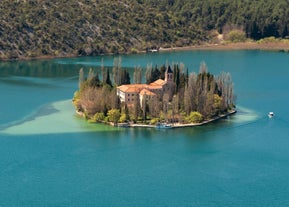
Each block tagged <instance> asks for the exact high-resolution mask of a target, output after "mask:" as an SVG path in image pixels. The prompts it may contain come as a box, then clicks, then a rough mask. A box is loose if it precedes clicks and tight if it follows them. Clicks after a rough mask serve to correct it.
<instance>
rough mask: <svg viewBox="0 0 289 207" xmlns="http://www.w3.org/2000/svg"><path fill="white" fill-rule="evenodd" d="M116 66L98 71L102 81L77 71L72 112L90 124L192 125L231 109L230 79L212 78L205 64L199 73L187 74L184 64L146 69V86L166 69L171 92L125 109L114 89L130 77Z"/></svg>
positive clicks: (138, 76) (136, 76)
mask: <svg viewBox="0 0 289 207" xmlns="http://www.w3.org/2000/svg"><path fill="white" fill-rule="evenodd" d="M120 62H121V60H120V59H117V60H115V62H114V67H113V70H112V72H111V73H110V72H109V70H108V69H105V68H104V67H102V69H101V71H102V80H100V78H99V74H97V73H96V74H95V73H94V72H93V70H92V69H90V70H89V72H88V75H87V78H84V76H85V75H84V71H83V69H80V72H79V90H78V91H77V92H75V94H74V99H73V100H74V104H75V107H76V110H77V111H79V112H81V113H83V114H85V116H86V117H87V118H88V119H89V120H90V121H92V122H108V121H111V122H114V123H118V122H127V121H133V122H142V123H151V124H155V123H156V122H159V121H166V122H181V123H192V122H201V121H203V120H208V119H210V118H212V117H215V116H218V115H220V114H224V113H227V112H228V111H230V110H231V109H234V107H235V106H234V101H235V95H234V93H233V82H232V78H231V75H230V74H229V73H225V72H222V73H220V74H219V75H218V76H215V75H212V74H211V73H209V72H208V71H207V66H206V64H205V63H201V65H200V69H199V73H194V72H192V73H190V74H189V73H188V68H186V69H185V66H184V64H173V65H172V66H170V65H162V66H161V67H158V66H157V65H156V66H155V67H152V66H151V65H148V66H147V69H146V71H145V73H144V74H145V76H146V83H147V84H149V83H151V82H153V81H155V80H157V79H159V78H161V79H164V73H165V71H166V69H168V67H170V68H171V70H172V71H173V80H174V89H173V90H172V91H167V92H165V93H163V95H162V97H159V99H148V98H147V97H146V95H144V97H143V102H142V103H140V97H139V96H136V97H135V99H134V103H133V104H132V105H130V106H128V105H126V103H121V102H120V99H119V97H118V96H117V91H116V90H117V86H119V85H122V84H130V75H129V73H128V72H127V70H125V69H123V68H122V67H121V64H120ZM123 74H125V75H123ZM112 80H113V81H112ZM140 80H142V69H141V68H140V67H136V68H135V69H134V81H133V82H134V83H140V82H141V81H140ZM112 117H114V118H112Z"/></svg>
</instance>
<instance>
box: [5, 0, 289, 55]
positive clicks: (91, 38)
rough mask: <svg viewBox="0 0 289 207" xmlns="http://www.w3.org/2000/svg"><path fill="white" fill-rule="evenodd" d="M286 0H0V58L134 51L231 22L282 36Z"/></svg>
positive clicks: (203, 37) (182, 42)
mask: <svg viewBox="0 0 289 207" xmlns="http://www.w3.org/2000/svg"><path fill="white" fill-rule="evenodd" d="M288 5H289V2H288V0H278V1H276V0H242V1H240V0H158V1H155V0H122V1H113V0H90V1H87V0H77V1H76V0H71V1H67V0H65V1H57V0H26V1H11V0H2V1H1V6H0V13H1V18H0V59H13V58H21V57H22V58H25V57H26V58H27V57H29V58H33V57H39V56H45V55H49V56H56V57H58V56H71V55H74V56H88V55H99V54H104V53H106V54H107V53H112V54H118V53H134V52H138V51H144V50H146V49H147V48H157V47H164V48H166V47H167V48H168V47H175V46H188V45H196V44H201V43H203V42H212V41H213V40H214V37H215V36H214V35H213V34H214V32H213V31H218V32H219V33H226V32H229V31H230V30H232V29H236V28H237V29H240V30H242V31H244V33H245V35H246V37H248V38H252V39H256V40H258V39H260V38H265V37H270V36H274V37H276V38H279V37H281V38H286V37H288V35H289V34H288V32H289V31H288V26H289V6H288Z"/></svg>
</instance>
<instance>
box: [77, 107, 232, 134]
mask: <svg viewBox="0 0 289 207" xmlns="http://www.w3.org/2000/svg"><path fill="white" fill-rule="evenodd" d="M75 112H76V114H77V115H78V116H80V117H85V115H84V113H82V112H80V111H77V110H76V111H75ZM236 113H237V110H236V109H233V110H231V111H229V112H228V113H226V114H221V115H218V116H215V117H213V118H211V119H209V120H205V121H203V122H200V123H189V124H182V123H171V127H170V128H168V129H175V128H188V127H197V126H204V125H207V124H210V123H213V122H216V121H218V120H220V119H224V118H227V117H229V116H232V115H234V114H236ZM99 124H109V125H111V126H114V127H124V128H156V125H152V124H144V123H142V124H137V123H118V124H117V125H115V124H114V123H113V122H108V123H99Z"/></svg>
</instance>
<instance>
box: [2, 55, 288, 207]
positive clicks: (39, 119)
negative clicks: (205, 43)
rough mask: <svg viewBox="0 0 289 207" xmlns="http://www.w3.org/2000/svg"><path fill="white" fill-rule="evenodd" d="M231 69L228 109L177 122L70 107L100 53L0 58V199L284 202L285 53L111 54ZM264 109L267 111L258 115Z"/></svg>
mask: <svg viewBox="0 0 289 207" xmlns="http://www.w3.org/2000/svg"><path fill="white" fill-rule="evenodd" d="M201 61H205V62H206V63H207V66H208V68H209V71H210V72H212V73H213V74H218V73H219V72H220V71H227V72H230V73H231V74H232V77H233V81H234V83H235V85H234V86H235V93H236V94H237V105H238V113H237V114H236V115H235V116H233V117H230V118H228V119H224V120H221V121H218V122H216V123H213V124H210V125H207V126H202V127H197V128H187V129H174V130H155V129H118V128H113V127H110V126H106V125H94V124H88V123H86V122H85V121H84V120H82V119H80V118H78V117H76V116H75V115H74V110H73V106H72V104H71V97H72V94H73V92H74V91H75V90H76V88H77V85H78V71H79V69H80V68H81V67H83V68H84V69H85V71H88V70H89V68H90V67H91V68H95V69H96V70H98V68H99V66H100V65H101V64H102V62H103V64H104V65H105V67H111V66H112V65H113V57H112V56H102V57H89V58H71V59H57V60H46V61H19V62H1V63H0V94H1V99H0V207H2V206H3V207H4V206H5V207H6V206H9V207H18V206H19V207H22V206H24V207H26V206H27V207H28V206H29V207H34V206H35V207H39V206H45V207H47V206H61V207H62V206H63V207H64V206H65V207H66V206H69V207H70V206H72V207H73V206H75V207H78V206H205V207H207V206H254V207H255V206H287V205H288V203H289V197H288V193H289V185H288V182H289V165H288V163H289V153H288V151H289V107H288V103H289V86H288V80H289V54H288V53H281V52H264V51H263V52H261V51H183V52H172V53H158V54H142V55H128V56H122V66H123V67H127V68H133V67H134V66H141V67H145V66H146V65H147V63H152V64H153V65H155V64H158V65H161V64H165V63H172V62H175V63H176V62H183V63H184V64H185V65H186V66H188V67H189V70H190V71H196V72H197V71H198V68H199V65H200V62H201ZM269 111H274V112H275V114H276V116H275V117H274V118H273V119H269V118H268V117H267V113H268V112H269Z"/></svg>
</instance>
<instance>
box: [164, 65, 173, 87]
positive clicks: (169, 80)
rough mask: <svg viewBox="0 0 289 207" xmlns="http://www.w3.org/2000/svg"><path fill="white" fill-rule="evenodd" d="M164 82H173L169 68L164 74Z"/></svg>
mask: <svg viewBox="0 0 289 207" xmlns="http://www.w3.org/2000/svg"><path fill="white" fill-rule="evenodd" d="M165 81H166V82H167V83H173V82H174V77H173V71H172V69H171V67H170V66H169V67H168V68H167V70H166V72H165Z"/></svg>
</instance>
